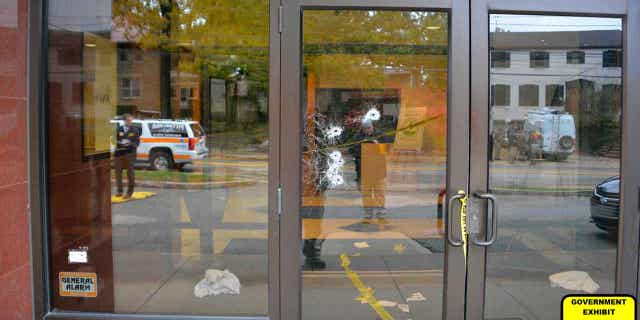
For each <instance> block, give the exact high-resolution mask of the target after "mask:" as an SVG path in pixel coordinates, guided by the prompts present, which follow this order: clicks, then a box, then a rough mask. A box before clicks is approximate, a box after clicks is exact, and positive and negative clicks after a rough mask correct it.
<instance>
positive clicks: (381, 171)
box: [349, 122, 386, 219]
mask: <svg viewBox="0 0 640 320" xmlns="http://www.w3.org/2000/svg"><path fill="white" fill-rule="evenodd" d="M354 138H355V141H358V143H357V144H355V145H354V146H353V147H351V148H350V150H349V151H350V153H351V154H352V155H353V158H354V162H355V167H356V180H357V182H358V184H359V185H360V192H361V194H362V205H363V207H364V214H365V215H364V218H365V219H372V218H374V215H375V216H376V217H377V218H382V217H383V216H384V215H385V213H386V212H385V190H384V189H385V178H386V157H385V155H386V149H385V148H386V145H385V144H383V142H384V141H383V140H384V138H385V136H384V134H383V133H382V132H381V131H379V130H376V129H375V127H374V125H373V123H371V122H363V123H362V127H361V130H360V132H359V133H357V134H356V135H355V136H354ZM363 158H364V160H365V161H363ZM374 211H375V212H374Z"/></svg>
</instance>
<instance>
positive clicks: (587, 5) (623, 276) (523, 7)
mask: <svg viewBox="0 0 640 320" xmlns="http://www.w3.org/2000/svg"><path fill="white" fill-rule="evenodd" d="M470 9H471V11H470V12H471V25H472V28H471V48H472V52H471V65H470V68H471V96H472V97H473V99H472V101H471V149H470V150H471V155H470V156H471V159H473V161H472V162H471V164H470V181H469V190H470V192H484V191H487V187H488V178H489V172H488V171H489V170H488V169H489V167H488V165H489V163H488V147H487V146H488V142H489V141H488V139H489V137H488V132H489V112H488V111H489V84H490V83H489V81H490V80H489V71H490V70H489V63H490V61H489V14H491V13H518V14H546V15H572V16H603V17H620V18H622V19H623V57H624V60H623V84H622V85H623V106H622V108H623V111H622V114H623V117H622V156H621V168H620V174H621V176H622V183H621V188H622V190H621V195H622V200H621V208H620V222H619V224H620V228H619V234H618V250H617V259H616V262H617V267H616V271H617V272H616V282H615V283H616V292H617V293H624V294H631V295H634V296H636V294H637V293H638V287H639V283H638V280H639V279H638V234H639V231H640V228H639V227H640V219H639V217H638V210H639V209H638V208H639V202H638V201H639V200H638V194H639V193H640V189H639V185H638V181H640V165H639V164H640V148H638V147H637V146H634V143H637V141H640V90H638V88H637V86H638V84H639V83H640V64H638V63H633V62H634V58H636V59H637V57H639V56H640V37H638V36H637V32H633V31H631V30H640V1H639V0H607V1H600V0H562V1H557V0H519V1H512V0H472V1H471V8H470ZM630 31H631V32H630ZM634 86H636V88H635V90H634ZM486 209H487V208H486V207H484V208H482V214H481V217H483V218H486ZM483 222H484V221H483ZM481 225H485V224H484V223H482V224H481ZM485 232H486V230H485ZM486 252H487V250H486V248H485V247H478V246H475V245H473V244H471V245H470V248H469V272H468V275H467V299H466V309H467V318H468V319H483V318H484V300H485V271H486V260H487V259H486Z"/></svg>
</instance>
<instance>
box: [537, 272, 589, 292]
mask: <svg viewBox="0 0 640 320" xmlns="http://www.w3.org/2000/svg"><path fill="white" fill-rule="evenodd" d="M549 281H550V282H551V286H552V287H561V288H563V289H567V290H573V291H584V292H587V293H595V292H597V291H598V289H600V285H598V284H597V283H596V282H595V281H593V279H591V277H590V276H589V274H588V273H586V272H584V271H565V272H560V273H555V274H552V275H550V276H549Z"/></svg>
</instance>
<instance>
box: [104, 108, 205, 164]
mask: <svg viewBox="0 0 640 320" xmlns="http://www.w3.org/2000/svg"><path fill="white" fill-rule="evenodd" d="M111 123H112V124H114V125H119V126H121V125H123V124H124V120H112V121H111ZM133 126H135V127H138V129H139V130H140V132H141V134H140V145H139V146H138V150H137V160H138V161H140V162H144V163H148V164H149V165H150V166H151V168H152V169H154V170H167V169H171V168H177V169H182V168H183V167H184V165H185V164H188V163H191V162H193V161H194V160H199V159H204V158H205V157H207V155H208V154H209V149H207V146H206V135H205V133H204V130H202V127H201V126H200V124H199V123H198V122H196V121H189V120H157V119H148V120H140V119H136V120H133ZM114 132H115V129H114ZM114 148H115V147H114Z"/></svg>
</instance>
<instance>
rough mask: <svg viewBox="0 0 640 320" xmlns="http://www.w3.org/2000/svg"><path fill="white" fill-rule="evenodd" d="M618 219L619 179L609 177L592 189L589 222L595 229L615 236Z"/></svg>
mask: <svg viewBox="0 0 640 320" xmlns="http://www.w3.org/2000/svg"><path fill="white" fill-rule="evenodd" d="M619 217H620V178H619V177H611V178H608V179H606V180H604V181H602V182H600V183H599V184H597V185H596V187H595V188H594V189H593V194H592V195H591V222H593V223H594V224H595V225H596V227H598V228H600V229H602V230H605V231H607V232H609V233H612V234H615V233H616V232H617V231H618V218H619Z"/></svg>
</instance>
